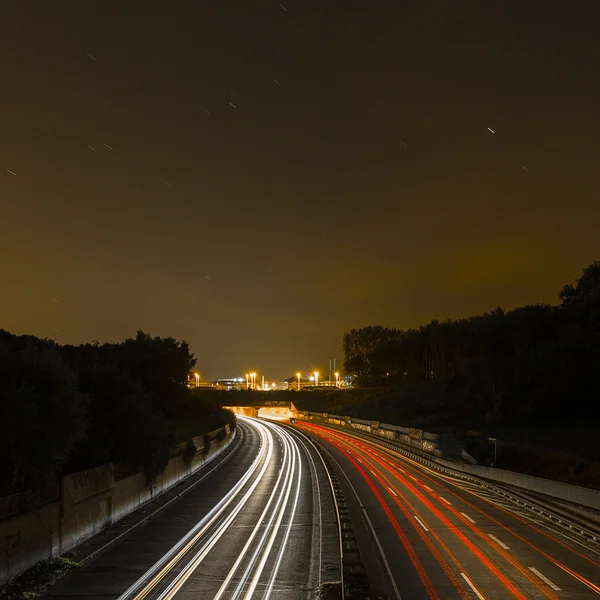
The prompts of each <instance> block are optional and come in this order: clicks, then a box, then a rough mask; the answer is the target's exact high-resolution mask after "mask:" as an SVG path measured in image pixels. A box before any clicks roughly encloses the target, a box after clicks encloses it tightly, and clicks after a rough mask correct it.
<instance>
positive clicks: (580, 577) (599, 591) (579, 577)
mask: <svg viewBox="0 0 600 600" xmlns="http://www.w3.org/2000/svg"><path fill="white" fill-rule="evenodd" d="M552 562H553V563H554V564H555V565H556V566H557V567H560V568H561V569H562V570H563V571H565V573H568V574H569V575H571V576H572V577H575V579H577V580H578V581H580V582H581V583H583V584H584V585H587V587H589V588H590V590H592V591H594V592H596V594H598V595H600V587H598V586H597V585H596V584H595V583H592V582H591V581H588V580H587V579H586V578H585V577H583V575H579V573H575V571H571V569H569V568H568V567H565V566H564V565H561V564H560V563H557V562H556V561H555V560H553V561H552Z"/></svg>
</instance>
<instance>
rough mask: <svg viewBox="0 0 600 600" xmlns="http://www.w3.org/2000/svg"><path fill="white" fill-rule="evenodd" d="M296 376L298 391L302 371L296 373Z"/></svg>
mask: <svg viewBox="0 0 600 600" xmlns="http://www.w3.org/2000/svg"><path fill="white" fill-rule="evenodd" d="M296 377H297V378H298V391H300V377H302V373H296Z"/></svg>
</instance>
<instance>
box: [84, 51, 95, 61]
mask: <svg viewBox="0 0 600 600" xmlns="http://www.w3.org/2000/svg"><path fill="white" fill-rule="evenodd" d="M85 55H86V56H89V57H90V58H91V59H92V60H96V58H95V57H94V56H92V55H91V54H90V53H89V52H86V53H85Z"/></svg>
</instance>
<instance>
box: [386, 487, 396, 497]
mask: <svg viewBox="0 0 600 600" xmlns="http://www.w3.org/2000/svg"><path fill="white" fill-rule="evenodd" d="M388 490H390V492H392V494H394V496H396V497H398V494H396V492H395V491H394V490H393V489H392V488H391V487H389V486H388Z"/></svg>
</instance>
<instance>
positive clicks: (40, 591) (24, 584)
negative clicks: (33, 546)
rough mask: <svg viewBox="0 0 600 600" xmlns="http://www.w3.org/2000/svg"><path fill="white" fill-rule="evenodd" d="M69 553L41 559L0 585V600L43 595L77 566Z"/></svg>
mask: <svg viewBox="0 0 600 600" xmlns="http://www.w3.org/2000/svg"><path fill="white" fill-rule="evenodd" d="M78 566H79V565H78V563H76V562H74V561H73V560H72V559H71V558H70V555H65V556H59V557H56V558H47V559H45V560H41V561H40V562H38V563H37V564H36V565H35V566H33V567H32V568H31V569H28V570H27V571H25V572H24V573H21V574H20V575H17V576H16V577H13V578H12V579H9V580H8V581H7V582H6V583H5V584H4V585H3V586H1V587H0V600H34V599H35V598H39V597H41V596H43V595H44V593H45V592H46V591H47V590H48V589H50V588H51V587H52V586H53V585H54V584H55V583H56V582H57V581H59V580H60V579H62V578H63V577H64V576H65V575H66V574H67V573H68V572H69V571H70V570H72V569H74V568H76V567H78Z"/></svg>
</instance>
